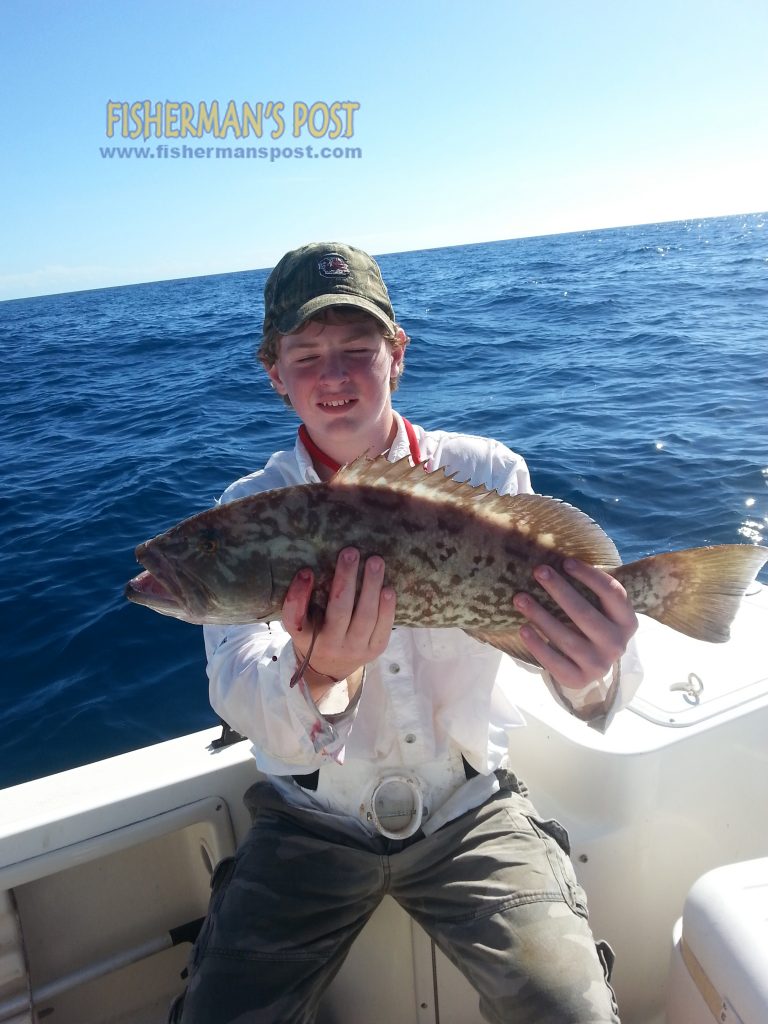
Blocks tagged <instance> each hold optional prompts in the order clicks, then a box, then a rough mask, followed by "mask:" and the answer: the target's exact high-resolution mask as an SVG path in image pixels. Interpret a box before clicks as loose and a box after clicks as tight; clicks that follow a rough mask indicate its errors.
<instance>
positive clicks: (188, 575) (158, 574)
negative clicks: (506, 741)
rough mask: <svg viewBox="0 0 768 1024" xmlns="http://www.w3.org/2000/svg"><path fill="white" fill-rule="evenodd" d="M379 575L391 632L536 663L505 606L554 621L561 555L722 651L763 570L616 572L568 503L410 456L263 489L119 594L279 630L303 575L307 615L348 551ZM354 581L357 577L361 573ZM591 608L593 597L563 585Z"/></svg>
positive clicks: (160, 546)
mask: <svg viewBox="0 0 768 1024" xmlns="http://www.w3.org/2000/svg"><path fill="white" fill-rule="evenodd" d="M347 546H350V547H355V548H357V549H358V550H359V551H360V554H361V556H362V557H361V567H362V565H363V564H364V562H365V560H366V559H367V558H368V557H370V556H371V555H380V556H381V557H382V558H383V559H384V561H385V564H386V582H387V583H388V584H390V585H391V586H392V587H393V588H394V589H395V591H396V593H397V611H396V619H395V622H396V623H397V624H398V625H404V626H422V627H450V626H456V627H460V628H462V629H465V630H466V631H467V632H468V633H470V635H472V636H475V637H476V638H477V639H479V640H483V641H485V642H487V643H491V644H493V646H495V647H497V648H498V649H499V650H502V651H506V652H507V653H508V654H512V655H513V656H515V657H520V658H522V659H523V660H527V661H532V659H531V657H530V655H529V654H528V653H527V651H526V649H525V646H524V644H523V643H522V641H521V640H520V638H519V629H520V626H521V625H522V624H523V622H524V620H523V617H522V616H521V615H520V614H519V613H518V612H517V611H516V609H515V607H514V605H513V604H512V598H513V596H514V595H515V594H516V593H518V592H520V591H527V592H528V593H531V594H533V595H534V596H535V597H536V599H537V600H538V601H539V602H540V603H541V604H542V605H543V606H544V607H545V608H546V609H547V610H548V611H550V612H551V613H552V614H553V615H555V616H556V617H557V618H559V619H561V620H563V621H566V616H565V614H564V613H563V612H562V610H561V609H560V608H559V607H558V606H557V605H556V604H555V603H554V601H553V600H552V599H551V598H550V597H549V595H548V594H547V593H546V592H545V591H544V590H543V589H542V588H541V587H540V586H539V585H538V583H537V582H536V581H535V579H534V577H533V574H532V571H533V569H534V567H535V566H537V565H543V564H547V565H551V566H553V567H554V568H555V569H556V570H557V571H558V572H561V571H562V567H563V560H564V559H565V558H566V557H574V558H578V559H581V560H582V561H584V562H587V563H589V564H590V565H596V566H599V567H601V568H603V569H605V570H606V571H607V572H609V573H611V575H613V576H615V577H616V579H618V580H619V581H620V582H621V583H622V585H623V586H624V587H625V588H626V590H627V594H628V595H629V599H630V601H631V602H632V605H633V607H634V608H635V610H636V611H638V612H644V613H646V614H648V615H650V616H652V617H653V618H656V619H658V620H659V621H660V622H663V623H666V624H667V625H669V626H672V627H673V628H674V629H677V630H679V631H681V632H684V633H686V634H687V635H689V636H692V637H696V638H698V639H703V640H710V641H716V642H722V641H724V640H727V639H728V637H729V627H730V624H731V622H732V620H733V617H734V615H735V614H736V611H737V610H738V607H739V604H740V601H741V597H742V596H743V594H744V591H745V589H746V588H747V587H748V586H749V584H750V582H751V581H752V579H754V576H755V574H756V573H757V572H758V570H759V569H760V567H761V566H762V565H763V563H764V562H765V561H766V560H767V559H768V549H766V548H763V547H757V546H752V545H746V544H730V545H720V546H718V547H709V548H689V549H687V550H684V551H676V552H669V553H665V554H660V555H652V556H650V557H648V558H645V559H641V560H639V561H637V562H632V563H630V564H629V565H621V559H620V558H619V555H618V552H617V550H616V547H615V545H614V543H613V541H612V540H611V539H610V538H609V537H608V536H607V535H606V534H605V533H604V531H603V530H602V529H601V528H600V527H599V526H598V525H597V524H596V523H595V522H594V521H593V520H591V519H590V518H589V517H588V516H586V515H585V514H584V513H583V512H580V511H579V510H578V509H576V508H574V507H573V506H571V505H567V504H565V503H564V502H561V501H558V500H557V499H555V498H548V497H544V496H543V495H539V494H518V495H503V496H502V495H499V494H498V493H497V492H496V491H489V490H487V489H486V488H485V487H483V486H478V487H473V486H471V485H470V484H467V483H460V482H458V481H456V480H454V479H453V478H452V477H450V476H448V475H447V473H446V472H445V470H443V469H439V470H436V471H435V472H433V473H426V472H424V470H423V468H422V467H413V466H411V464H410V462H409V460H408V458H407V457H406V458H405V459H401V460H400V461H398V462H395V463H390V462H388V461H387V460H386V458H384V457H379V458H377V459H372V460H369V459H365V458H361V459H357V460H356V461H355V462H353V463H351V464H350V465H349V466H345V467H344V468H343V469H341V470H340V471H339V472H338V473H337V474H336V475H335V476H334V477H333V478H332V479H331V480H329V481H327V482H325V483H320V484H305V485H301V486H295V487H286V488H281V489H278V490H274V491H266V492H263V493H261V494H255V495H252V496H250V497H246V498H240V499H239V500H237V501H233V502H231V503H229V504H225V505H221V506H219V507H218V508H215V509H210V510H209V511H207V512H202V513H200V514H199V515H197V516H193V517H192V518H191V519H187V520H185V521H184V522H182V523H180V524H179V525H178V526H176V527H174V528H173V529H171V530H169V531H168V532H167V533H165V534H162V535H161V536H159V537H156V538H154V539H153V540H151V541H148V542H147V543H146V544H142V545H140V546H139V547H138V548H137V549H136V556H137V558H138V559H139V561H140V562H142V563H143V564H144V565H145V567H146V568H147V570H149V571H148V572H145V573H142V574H141V575H140V576H138V577H136V578H135V579H134V580H132V581H130V582H129V584H128V586H127V587H126V596H127V597H128V598H129V599H130V600H132V601H135V602H136V603H139V604H145V605H147V606H149V607H150V608H153V609H155V610H156V611H159V612H162V613H163V614H166V615H172V616H175V617H176V618H180V619H184V620H185V621H187V622H194V623H210V624H223V625H229V624H232V625H236V624H238V623H252V622H268V621H271V620H274V619H278V618H279V617H280V614H281V609H282V604H283V599H284V597H285V594H286V591H287V589H288V586H289V584H290V583H291V580H292V579H293V578H294V576H295V575H296V573H297V572H298V570H299V569H301V568H303V567H309V568H311V569H312V570H313V572H314V575H315V580H316V588H315V592H314V595H313V603H314V605H315V606H316V607H317V608H319V609H323V608H325V606H326V604H327V602H328V593H329V588H330V585H331V581H332V578H333V574H334V569H335V566H336V559H337V557H338V554H339V552H340V550H341V549H342V548H344V547H347ZM361 575H362V568H361ZM570 582H571V584H572V585H573V586H574V587H576V589H577V590H579V591H580V593H582V594H583V595H584V597H585V598H586V599H587V600H588V601H590V602H591V603H592V604H595V605H598V603H599V602H598V598H597V597H596V595H595V594H594V593H593V592H592V591H591V590H589V589H588V588H586V587H584V586H582V585H581V584H579V583H578V581H576V580H574V579H573V578H570Z"/></svg>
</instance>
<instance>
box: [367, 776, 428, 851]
mask: <svg viewBox="0 0 768 1024" xmlns="http://www.w3.org/2000/svg"><path fill="white" fill-rule="evenodd" d="M423 817H424V795H423V793H422V791H421V786H420V785H419V781H418V779H417V778H415V777H414V776H413V775H386V776H385V777H384V778H382V779H379V780H378V781H377V782H376V783H375V785H374V786H373V789H372V790H371V794H370V797H369V798H368V800H367V801H366V818H367V820H368V821H369V822H370V823H371V824H372V825H373V827H374V828H375V829H376V831H377V832H379V833H380V834H381V835H383V836H385V837H386V838H387V839H409V838H410V837H411V836H412V835H414V834H415V833H416V832H418V830H419V828H420V827H421V821H422V818H423Z"/></svg>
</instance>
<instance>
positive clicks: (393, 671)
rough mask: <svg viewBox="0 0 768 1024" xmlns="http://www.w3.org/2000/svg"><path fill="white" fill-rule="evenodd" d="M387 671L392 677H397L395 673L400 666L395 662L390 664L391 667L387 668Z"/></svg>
mask: <svg viewBox="0 0 768 1024" xmlns="http://www.w3.org/2000/svg"><path fill="white" fill-rule="evenodd" d="M389 671H390V672H391V673H392V675H394V676H396V675H397V673H398V672H399V671H400V666H399V665H398V664H397V662H396V661H393V662H392V664H391V665H390V666H389Z"/></svg>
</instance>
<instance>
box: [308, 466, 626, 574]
mask: <svg viewBox="0 0 768 1024" xmlns="http://www.w3.org/2000/svg"><path fill="white" fill-rule="evenodd" d="M456 475H457V474H456V473H448V472H447V471H446V469H445V467H441V468H440V469H436V470H434V471H433V472H431V473H425V472H424V464H423V463H419V464H418V465H416V466H413V465H412V464H411V462H410V459H409V458H408V456H404V457H403V458H402V459H398V460H397V462H389V461H388V460H387V459H386V458H385V457H384V456H383V455H380V456H378V457H377V458H375V459H369V458H367V457H366V456H365V455H362V456H360V457H359V458H357V459H355V461H354V462H350V463H349V464H348V465H346V466H342V468H341V469H340V470H339V471H338V472H337V473H336V474H335V475H334V476H333V477H332V478H331V479H330V480H329V481H328V484H327V486H329V487H331V488H340V489H341V488H346V487H363V486H364V487H381V488H385V489H387V490H389V491H399V492H400V493H402V494H404V495H408V497H410V498H416V499H418V498H422V499H424V500H426V501H433V502H441V503H443V504H445V505H449V506H454V507H456V508H462V509H466V510H467V511H470V512H471V513H472V516H473V519H474V521H475V522H478V521H479V522H480V523H482V520H483V519H486V520H488V522H489V523H494V525H498V522H499V520H500V519H501V520H503V521H504V525H508V526H509V529H510V530H511V531H512V532H513V533H516V534H517V535H518V537H519V538H520V541H521V542H522V543H525V542H528V543H530V544H532V545H538V546H539V547H543V548H546V549H550V550H552V551H557V552H559V553H560V554H561V555H564V556H571V557H573V558H579V559H581V560H582V561H584V562H588V563H589V564H590V565H599V566H602V567H605V568H608V567H614V566H617V565H621V559H620V557H619V553H618V551H617V550H616V545H615V544H614V543H613V541H612V540H611V539H610V537H608V536H607V534H606V533H605V532H604V531H603V530H602V529H601V528H600V527H599V526H598V525H597V523H596V522H595V521H594V520H593V519H590V518H589V516H588V515H586V514H585V513H584V512H581V511H580V510H579V509H577V508H574V506H573V505H569V504H567V503H566V502H564V501H560V500H559V499H558V498H548V497H545V496H544V495H543V494H514V495H509V494H499V493H498V491H491V490H489V489H488V488H487V487H485V486H484V485H483V484H479V485H477V486H473V485H472V484H470V483H462V482H460V481H458V480H456V479H455V477H456Z"/></svg>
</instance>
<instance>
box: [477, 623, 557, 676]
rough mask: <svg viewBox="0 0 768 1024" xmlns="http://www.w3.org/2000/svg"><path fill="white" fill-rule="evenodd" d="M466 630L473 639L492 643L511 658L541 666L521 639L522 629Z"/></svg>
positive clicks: (491, 644) (492, 645) (536, 666)
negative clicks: (502, 630)
mask: <svg viewBox="0 0 768 1024" xmlns="http://www.w3.org/2000/svg"><path fill="white" fill-rule="evenodd" d="M464 632H465V633H466V634H467V636H471V637H472V639H473V640H479V641H480V643H481V644H490V646H491V647H495V648H496V650H497V651H501V652H502V653H503V654H508V655H509V656H510V657H511V658H516V659H517V660H518V661H523V662H525V663H526V665H532V666H533V667H534V668H541V666H540V665H539V662H538V661H537V660H536V658H534V656H533V655H532V654H531V652H530V651H529V650H528V648H527V647H526V646H525V644H524V643H523V641H522V640H521V639H520V631H519V630H518V629H508V630H505V631H504V632H501V631H497V630H484V629H465V630H464Z"/></svg>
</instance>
